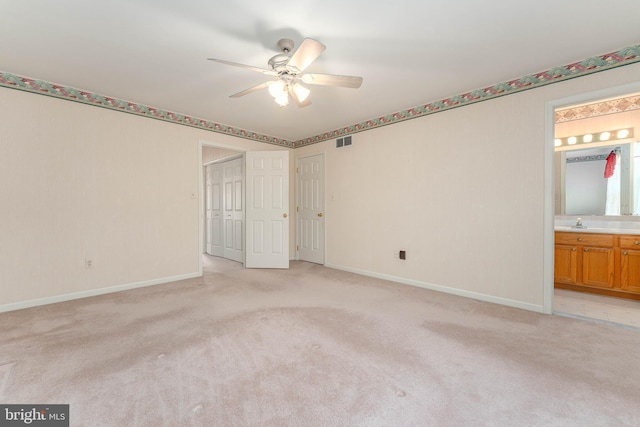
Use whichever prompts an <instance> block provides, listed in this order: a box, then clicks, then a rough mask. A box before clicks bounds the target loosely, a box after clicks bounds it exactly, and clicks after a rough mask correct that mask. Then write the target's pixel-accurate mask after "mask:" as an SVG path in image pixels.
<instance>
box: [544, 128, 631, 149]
mask: <svg viewBox="0 0 640 427" xmlns="http://www.w3.org/2000/svg"><path fill="white" fill-rule="evenodd" d="M627 138H633V128H624V129H616V130H608V131H604V132H598V133H586V134H584V135H576V136H569V137H567V138H556V139H555V140H554V141H553V145H555V146H556V147H563V146H568V145H575V144H578V143H581V144H588V143H590V142H604V141H613V140H618V139H627Z"/></svg>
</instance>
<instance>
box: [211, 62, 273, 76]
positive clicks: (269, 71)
mask: <svg viewBox="0 0 640 427" xmlns="http://www.w3.org/2000/svg"><path fill="white" fill-rule="evenodd" d="M207 59H208V60H209V61H215V62H219V63H221V64H226V65H233V66H234V67H240V68H245V69H247V70H251V71H256V72H258V73H262V74H266V75H268V76H277V75H278V73H276V72H275V71H272V70H267V69H266V68H258V67H252V66H251V65H244V64H238V63H237V62H231V61H225V60H224V59H215V58H207Z"/></svg>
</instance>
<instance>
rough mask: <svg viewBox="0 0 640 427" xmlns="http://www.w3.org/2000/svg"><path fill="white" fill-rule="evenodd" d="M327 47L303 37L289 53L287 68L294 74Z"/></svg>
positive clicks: (300, 70)
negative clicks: (294, 49) (291, 53)
mask: <svg viewBox="0 0 640 427" xmlns="http://www.w3.org/2000/svg"><path fill="white" fill-rule="evenodd" d="M326 48H327V47H326V46H325V45H323V44H322V43H320V42H319V41H316V40H314V39H309V38H307V39H304V40H303V41H302V43H301V44H300V46H299V47H298V49H297V50H296V51H295V52H294V53H293V55H291V58H290V59H289V62H287V68H288V69H289V70H290V71H292V72H293V73H294V74H297V73H300V72H302V71H304V69H305V68H307V67H308V66H309V65H311V63H312V62H313V61H315V60H316V58H317V57H318V56H320V54H321V53H322V52H324V50H325V49H326Z"/></svg>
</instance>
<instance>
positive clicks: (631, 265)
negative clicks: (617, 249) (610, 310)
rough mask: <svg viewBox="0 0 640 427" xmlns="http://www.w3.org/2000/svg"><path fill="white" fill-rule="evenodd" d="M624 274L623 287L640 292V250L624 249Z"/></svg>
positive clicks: (628, 290) (626, 289) (622, 278)
mask: <svg viewBox="0 0 640 427" xmlns="http://www.w3.org/2000/svg"><path fill="white" fill-rule="evenodd" d="M620 255H621V258H622V272H621V273H622V274H621V277H620V279H621V280H620V281H621V285H622V289H624V290H625V291H627V292H636V293H640V251H630V250H626V249H623V250H622V252H621V254H620Z"/></svg>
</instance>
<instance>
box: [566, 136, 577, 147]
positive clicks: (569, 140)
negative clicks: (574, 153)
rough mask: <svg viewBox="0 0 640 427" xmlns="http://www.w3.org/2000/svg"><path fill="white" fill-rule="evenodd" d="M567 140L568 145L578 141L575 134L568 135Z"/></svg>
mask: <svg viewBox="0 0 640 427" xmlns="http://www.w3.org/2000/svg"><path fill="white" fill-rule="evenodd" d="M567 142H568V143H569V145H573V144H575V143H576V142H578V138H576V137H575V136H570V137H569V139H568V140H567Z"/></svg>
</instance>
